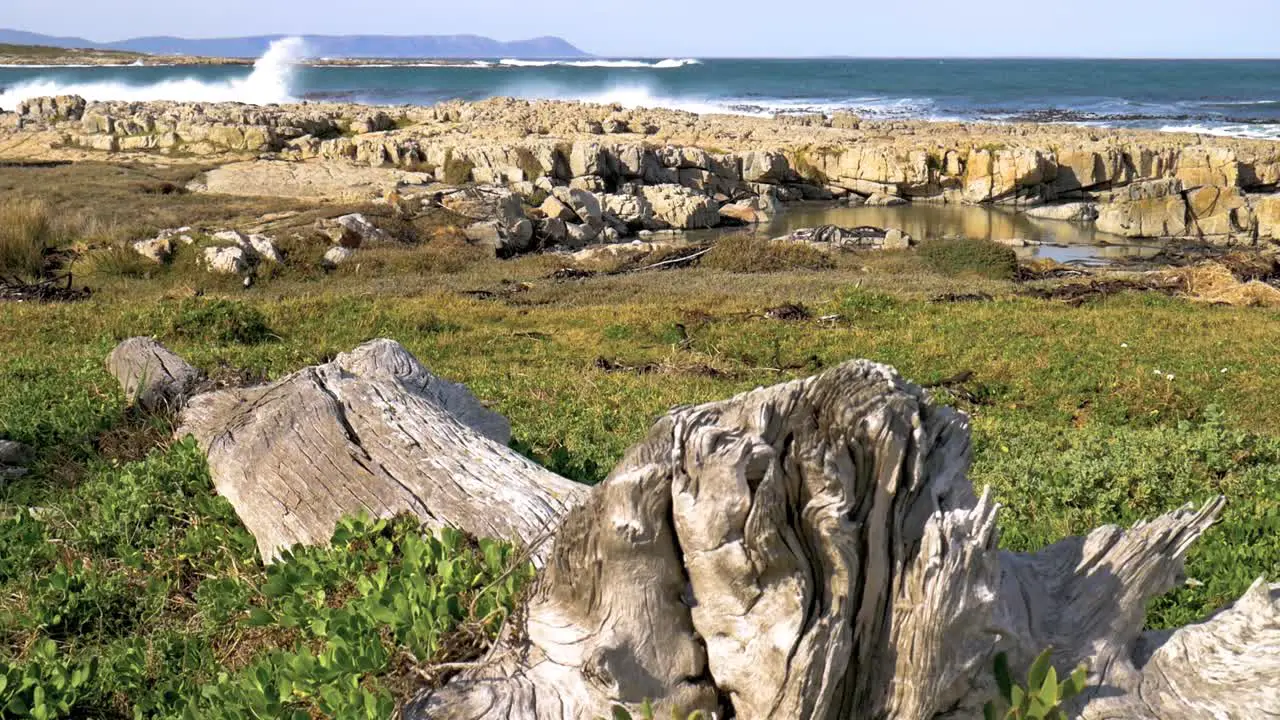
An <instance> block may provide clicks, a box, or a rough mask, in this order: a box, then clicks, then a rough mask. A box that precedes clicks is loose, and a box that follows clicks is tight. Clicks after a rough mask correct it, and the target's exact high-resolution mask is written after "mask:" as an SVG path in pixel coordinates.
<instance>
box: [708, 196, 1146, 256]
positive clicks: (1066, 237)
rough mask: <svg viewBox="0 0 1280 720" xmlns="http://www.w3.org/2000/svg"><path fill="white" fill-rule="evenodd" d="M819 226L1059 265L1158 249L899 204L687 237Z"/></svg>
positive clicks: (799, 215) (977, 211) (1013, 217)
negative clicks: (986, 243) (993, 247)
mask: <svg viewBox="0 0 1280 720" xmlns="http://www.w3.org/2000/svg"><path fill="white" fill-rule="evenodd" d="M820 225H839V226H841V227H857V226H859V225H873V226H875V227H882V228H898V229H900V230H903V231H905V232H906V233H907V234H909V235H911V237H912V238H914V239H915V240H916V241H917V242H928V241H929V240H938V239H941V238H950V237H966V238H981V239H985V240H995V241H1008V240H1014V239H1021V240H1026V241H1028V242H1029V243H1031V244H1030V245H1029V246H1027V247H1015V248H1014V251H1015V252H1017V253H1018V255H1019V256H1021V257H1024V258H1031V257H1038V258H1045V259H1051V260H1056V261H1058V262H1062V263H1076V264H1089V265H1096V264H1105V263H1108V262H1111V261H1114V260H1119V259H1142V258H1149V257H1152V256H1154V255H1156V254H1157V253H1158V252H1160V250H1161V249H1162V246H1160V245H1155V244H1149V242H1150V241H1146V242H1147V243H1148V244H1144V243H1143V242H1139V241H1135V240H1132V239H1129V238H1124V237H1120V236H1118V235H1108V234H1107V233H1102V232H1098V231H1097V230H1096V229H1095V228H1094V227H1093V226H1092V225H1085V224H1080V223H1069V222H1063V221H1060V220H1037V219H1035V218H1029V217H1027V216H1026V215H1021V214H1017V213H1013V212H1010V211H1008V210H1002V209H999V208H992V207H983V206H975V205H923V204H913V205H899V206H897V207H865V206H863V207H844V206H838V205H831V204H827V203H800V204H796V205H790V206H788V207H787V209H786V210H785V211H784V212H782V213H781V214H779V215H778V217H776V218H774V220H773V222H770V223H766V224H763V225H757V226H754V227H746V228H733V229H729V230H725V229H720V230H708V231H703V232H698V233H689V235H688V237H689V239H690V240H702V239H712V238H714V237H716V236H721V235H723V234H725V233H743V232H745V233H750V234H752V235H756V236H759V237H771V238H772V237H779V236H781V235H786V234H788V233H791V232H794V231H796V230H799V229H801V228H811V227H818V226H820Z"/></svg>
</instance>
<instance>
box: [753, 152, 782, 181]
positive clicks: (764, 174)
mask: <svg viewBox="0 0 1280 720" xmlns="http://www.w3.org/2000/svg"><path fill="white" fill-rule="evenodd" d="M741 159H742V179H743V180H745V181H747V182H752V183H756V182H761V183H779V182H783V181H785V180H786V179H787V177H788V176H790V175H791V167H790V166H789V165H788V164H787V158H786V156H785V155H783V154H782V153H776V152H766V151H763V150H759V151H756V152H749V153H744V154H742V156H741Z"/></svg>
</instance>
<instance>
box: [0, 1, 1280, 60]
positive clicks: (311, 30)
mask: <svg viewBox="0 0 1280 720" xmlns="http://www.w3.org/2000/svg"><path fill="white" fill-rule="evenodd" d="M0 27H4V28H12V29H17V30H28V31H31V32H39V33H45V34H50V35H72V36H79V37H86V38H89V39H91V40H96V41H111V40H121V39H125V38H128V37H136V36H141V35H178V36H182V37H225V36H238V35H259V34H274V33H284V34H334V35H352V34H394V35H451V34H461V33H471V34H476V35H486V36H489V37H492V38H495V39H498V40H519V39H525V38H529V37H534V36H538V35H558V36H560V37H563V38H565V39H566V40H568V41H570V42H572V43H573V44H575V45H577V46H578V47H580V48H582V49H583V50H585V51H587V52H590V53H593V54H596V55H602V56H609V57H628V56H630V57H637V56H644V57H715V56H737V57H784V56H785V57H791V56H824V55H851V56H867V57H959V56H978V57H992V56H1024V57H1025V56H1075V57H1280V0H1234V1H1233V2H1229V3H1223V4H1222V5H1217V4H1215V3H1206V2H1205V1H1204V0H1059V1H1058V2H1052V1H1050V2H1028V1H1027V0H969V1H968V2H958V1H956V0H951V1H949V2H944V1H942V0H888V1H885V0H872V1H871V2H857V0H809V1H808V2H800V3H796V2H778V0H736V2H732V3H730V2H724V1H723V0H630V1H626V0H554V1H553V2H530V1H529V0H519V1H518V2H517V1H515V0H462V2H458V1H457V0H451V1H450V2H442V1H440V0H429V1H428V0H418V1H417V2H400V3H390V4H387V3H370V4H369V7H368V8H364V7H360V6H359V3H355V2H352V0H305V2H304V1H302V0H266V1H264V0H217V1H216V2H209V0H110V1H107V0H58V1H57V2H50V0H0Z"/></svg>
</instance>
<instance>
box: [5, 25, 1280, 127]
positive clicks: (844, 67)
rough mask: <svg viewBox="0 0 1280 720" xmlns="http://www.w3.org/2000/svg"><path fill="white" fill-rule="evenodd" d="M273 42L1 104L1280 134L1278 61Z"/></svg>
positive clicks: (12, 89)
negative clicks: (495, 103)
mask: <svg viewBox="0 0 1280 720" xmlns="http://www.w3.org/2000/svg"><path fill="white" fill-rule="evenodd" d="M304 55H305V49H304V48H302V47H301V46H300V44H299V43H297V42H292V41H288V40H286V41H281V42H280V43H277V45H276V46H274V47H273V48H272V49H271V50H270V51H269V52H268V53H267V54H266V55H264V56H263V58H261V59H259V61H258V62H257V64H256V65H255V66H253V67H250V66H244V65H239V66H232V65H213V66H171V67H164V66H161V67H142V66H114V67H13V66H10V67H0V108H3V109H10V110H11V109H12V108H13V106H14V105H16V104H17V103H18V102H19V101H21V100H23V99H25V98H28V97H34V96H39V95H52V94H79V95H82V96H84V97H86V98H88V99H91V100H109V99H118V100H166V99H167V100H184V101H209V102H213V101H240V102H249V103H257V104H265V103H281V102H291V101H302V100H306V101H318V102H327V101H338V102H359V103H374V104H388V105H399V104H416V105H423V104H432V103H436V102H440V101H444V100H453V99H462V100H479V99H483V98H488V97H494V96H513V97H520V98H530V99H533V98H552V99H564V100H586V101H593V102H616V103H621V104H623V105H626V106H655V107H669V108H676V109H684V110H690V111H693V112H729V113H744V114H762V115H763V114H773V113H779V112H784V113H800V112H828V113H829V112H833V111H839V110H848V111H852V112H855V113H858V114H859V115H862V116H864V117H868V118H876V119H926V120H982V121H993V122H1011V121H1025V122H1046V123H1076V124H1087V125H1098V126H1109V127H1138V128H1151V129H1157V130H1167V131H1194V132H1200V133H1205V134H1212V135H1224V136H1236V137H1250V138H1264V139H1274V140H1280V60H1083V59H1080V60H1077V59H1060V60H1058V59H986V60H983V59H794V60H784V59H754V60H752V59H693V58H668V59H614V60H574V61H523V60H519V59H515V58H507V59H501V58H498V59H480V60H467V61H457V62H451V63H449V64H445V65H438V64H426V63H423V64H418V65H394V66H392V65H388V64H385V63H377V62H373V61H371V62H369V63H367V64H364V65H360V66H322V65H307V64H305V63H304V64H301V65H299V64H297V63H298V62H299V61H300V58H301V57H303V56H304Z"/></svg>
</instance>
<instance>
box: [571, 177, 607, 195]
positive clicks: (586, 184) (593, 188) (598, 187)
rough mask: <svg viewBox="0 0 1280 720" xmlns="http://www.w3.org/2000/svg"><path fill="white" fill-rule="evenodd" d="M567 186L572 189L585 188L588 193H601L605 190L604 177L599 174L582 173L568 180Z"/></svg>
mask: <svg viewBox="0 0 1280 720" xmlns="http://www.w3.org/2000/svg"><path fill="white" fill-rule="evenodd" d="M569 187H570V188H572V189H574V190H585V191H587V192H590V193H602V192H604V191H605V185H604V179H603V178H601V177H600V176H599V175H582V176H579V177H576V178H573V179H572V180H570V181H569Z"/></svg>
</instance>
